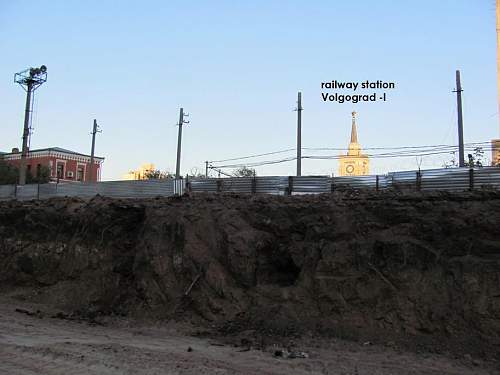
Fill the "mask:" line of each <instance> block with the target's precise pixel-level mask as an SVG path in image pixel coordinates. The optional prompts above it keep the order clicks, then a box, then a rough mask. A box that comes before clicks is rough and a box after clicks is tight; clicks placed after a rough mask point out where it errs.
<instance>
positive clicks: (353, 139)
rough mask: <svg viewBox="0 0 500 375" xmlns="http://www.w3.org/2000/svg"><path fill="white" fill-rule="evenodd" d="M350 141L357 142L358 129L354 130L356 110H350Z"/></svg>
mask: <svg viewBox="0 0 500 375" xmlns="http://www.w3.org/2000/svg"><path fill="white" fill-rule="evenodd" d="M351 143H358V131H357V130H356V111H352V127H351Z"/></svg>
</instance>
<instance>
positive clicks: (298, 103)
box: [297, 91, 302, 176]
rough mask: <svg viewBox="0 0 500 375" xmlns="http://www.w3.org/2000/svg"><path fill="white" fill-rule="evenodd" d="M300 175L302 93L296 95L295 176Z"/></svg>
mask: <svg viewBox="0 0 500 375" xmlns="http://www.w3.org/2000/svg"><path fill="white" fill-rule="evenodd" d="M301 175H302V93H301V92H300V91H299V93H298V96H297V176H301Z"/></svg>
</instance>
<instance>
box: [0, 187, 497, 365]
mask: <svg viewBox="0 0 500 375" xmlns="http://www.w3.org/2000/svg"><path fill="white" fill-rule="evenodd" d="M499 229H500V193H499V192H491V191H484V192H475V193H460V194H458V193H457V194H451V193H428V194H413V193H407V194H399V193H394V192H386V193H379V194H376V193H363V194H360V193H337V194H334V195H316V196H293V197H277V196H246V195H245V196H242V195H240V196H237V195H196V196H191V197H183V198H158V199H150V200H112V199H105V198H102V197H96V198H94V199H92V200H90V201H89V200H80V199H74V198H67V199H51V200H47V201H31V202H16V201H9V202H0V270H1V272H0V286H1V288H2V290H1V292H2V293H12V290H14V289H15V288H21V289H20V290H23V292H22V293H20V294H19V295H18V296H17V298H22V299H24V300H28V301H31V302H37V303H43V304H46V305H50V306H51V307H52V308H57V309H60V310H61V311H66V312H68V313H70V314H73V316H81V317H84V318H87V319H91V320H95V319H99V317H103V316H109V315H120V316H125V315H126V316H129V317H134V318H140V319H161V320H169V319H172V318H173V319H176V320H188V321H190V322H194V323H195V324H201V325H204V326H209V327H216V328H217V329H218V332H219V333H222V334H225V335H233V334H235V335H236V334H238V333H241V332H242V331H245V330H246V331H248V330H252V331H251V332H257V333H261V334H275V335H281V336H290V335H292V336H293V335H300V334H303V333H305V332H309V333H311V332H312V333H314V334H322V335H326V336H328V335H332V336H336V337H341V338H348V339H354V340H365V339H369V340H371V341H372V342H375V343H378V342H380V343H387V342H395V343H399V342H401V343H403V344H404V345H410V346H414V347H415V348H416V349H417V350H418V348H419V347H420V346H424V347H426V348H432V350H435V351H438V352H447V351H452V352H462V353H472V354H473V355H474V356H480V357H483V358H495V357H496V356H498V353H499V348H500V346H499V344H500V234H499V233H500V231H499ZM497 359H498V360H500V357H497Z"/></svg>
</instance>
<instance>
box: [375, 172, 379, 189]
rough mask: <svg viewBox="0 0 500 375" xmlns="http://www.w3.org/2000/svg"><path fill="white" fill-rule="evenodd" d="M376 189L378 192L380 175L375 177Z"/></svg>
mask: <svg viewBox="0 0 500 375" xmlns="http://www.w3.org/2000/svg"><path fill="white" fill-rule="evenodd" d="M375 189H376V190H377V191H378V190H379V177H378V175H376V176H375Z"/></svg>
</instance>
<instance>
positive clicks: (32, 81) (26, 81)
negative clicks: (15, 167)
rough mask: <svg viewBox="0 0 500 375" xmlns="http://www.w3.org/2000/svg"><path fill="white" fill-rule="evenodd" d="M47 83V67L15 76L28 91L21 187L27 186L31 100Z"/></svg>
mask: <svg viewBox="0 0 500 375" xmlns="http://www.w3.org/2000/svg"><path fill="white" fill-rule="evenodd" d="M46 81H47V67H46V66H45V65H42V66H40V67H39V68H29V69H26V70H23V71H22V72H19V73H16V74H15V75H14V82H16V83H18V84H20V85H21V87H22V88H23V89H24V90H25V91H26V106H25V109H24V126H23V148H22V150H21V163H20V165H19V185H25V184H26V159H27V158H28V143H29V137H30V121H31V99H32V96H33V93H34V91H35V90H36V89H37V88H38V87H39V86H40V85H42V84H43V83H45V82H46Z"/></svg>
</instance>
